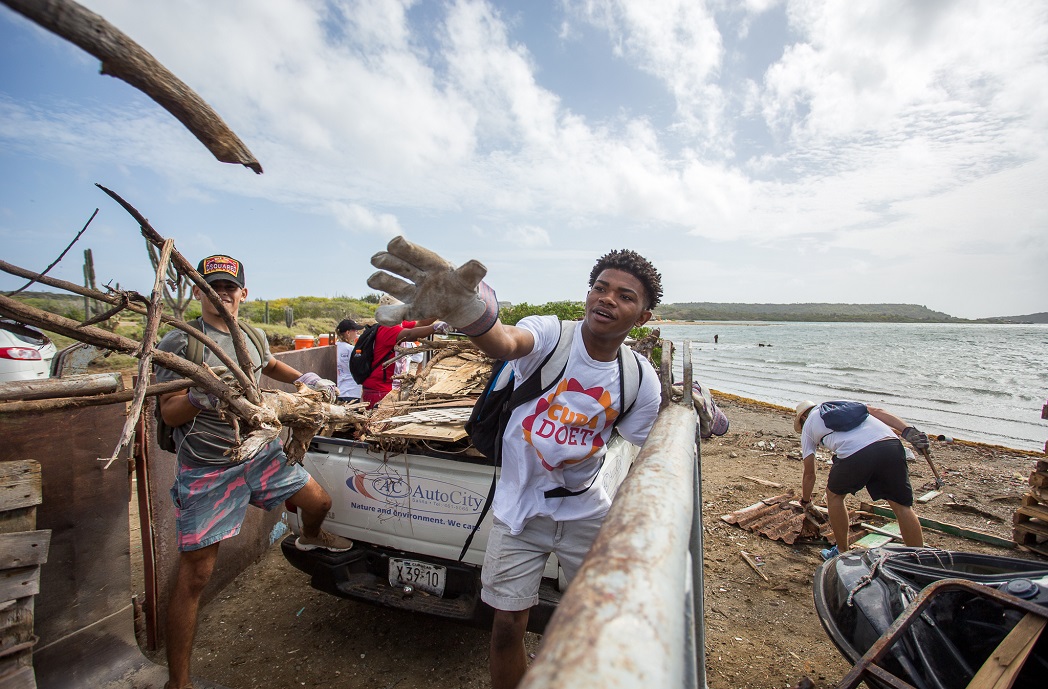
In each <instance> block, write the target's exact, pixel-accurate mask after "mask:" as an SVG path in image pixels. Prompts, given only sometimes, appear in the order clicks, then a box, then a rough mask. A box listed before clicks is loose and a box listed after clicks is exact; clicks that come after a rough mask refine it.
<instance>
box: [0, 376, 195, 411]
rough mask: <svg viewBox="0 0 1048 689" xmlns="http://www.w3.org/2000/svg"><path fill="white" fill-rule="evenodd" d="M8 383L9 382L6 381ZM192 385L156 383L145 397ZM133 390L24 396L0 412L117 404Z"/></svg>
mask: <svg viewBox="0 0 1048 689" xmlns="http://www.w3.org/2000/svg"><path fill="white" fill-rule="evenodd" d="M8 385H10V384H9V383H8ZM194 385H196V383H194V382H193V381H191V380H187V379H180V380H169V381H167V382H164V383H156V384H155V385H150V386H149V387H147V388H146V397H159V396H160V395H166V394H168V393H169V392H178V391H179V390H186V389H188V388H191V387H193V386H194ZM135 392H136V390H135V389H131V390H120V391H118V392H107V393H105V394H101V395H91V396H89V397H60V398H59V397H52V398H48V399H30V398H24V399H23V400H21V401H18V402H4V403H2V404H0V414H25V413H29V412H44V411H54V410H56V409H83V408H84V407H99V406H102V405H105V404H119V403H120V402H130V401H131V400H132V399H133V398H134V396H135Z"/></svg>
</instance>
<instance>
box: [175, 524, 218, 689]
mask: <svg viewBox="0 0 1048 689" xmlns="http://www.w3.org/2000/svg"><path fill="white" fill-rule="evenodd" d="M217 558H218V543H214V544H212V545H209V546H207V547H204V548H201V549H199V550H187V551H184V552H181V553H179V554H178V574H177V575H176V577H175V585H174V586H173V587H172V589H171V600H170V601H169V602H168V606H167V676H168V682H167V685H166V686H167V687H168V689H182V687H185V686H188V685H189V659H190V657H191V655H192V652H193V637H194V636H196V627H197V611H198V610H199V608H200V594H202V593H203V592H204V587H205V586H206V585H207V582H208V581H209V580H210V579H211V572H213V571H214V569H215V560H216V559H217Z"/></svg>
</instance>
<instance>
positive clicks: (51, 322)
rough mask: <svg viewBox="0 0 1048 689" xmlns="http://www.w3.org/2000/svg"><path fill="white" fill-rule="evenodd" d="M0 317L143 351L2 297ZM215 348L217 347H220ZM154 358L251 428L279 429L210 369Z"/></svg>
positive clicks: (103, 344)
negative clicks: (219, 400) (271, 426)
mask: <svg viewBox="0 0 1048 689" xmlns="http://www.w3.org/2000/svg"><path fill="white" fill-rule="evenodd" d="M0 315H3V316H7V317H8V318H11V319H13V320H16V321H18V322H20V323H28V324H29V325H34V326H36V327H38V328H42V329H44V330H50V331H52V332H56V333H58V334H60V335H65V336H66V337H71V338H73V339H74V340H78V341H80V342H86V343H87V344H92V345H95V346H96V347H102V348H105V349H112V350H113V351H116V352H122V353H124V354H128V355H130V356H136V355H137V354H138V352H139V349H140V347H141V345H140V343H139V342H136V341H135V340H132V339H130V338H127V337H122V336H120V335H116V334H114V333H111V332H109V331H107V330H103V329H102V328H96V327H94V326H81V325H80V324H79V323H77V322H76V321H74V320H70V319H68V318H64V317H62V316H58V315H55V314H53V313H48V312H46V311H41V310H40V309H36V308H33V307H32V306H29V305H27V304H23V303H22V302H20V301H17V300H15V299H11V298H10V297H5V296H2V295H0ZM215 346H216V347H217V345H215ZM153 358H154V359H155V360H156V362H157V363H158V364H160V365H161V366H163V367H164V368H166V369H170V370H172V371H174V372H175V373H177V374H179V375H181V376H185V377H186V378H189V379H191V380H193V381H194V383H196V384H197V385H199V386H200V387H201V388H204V389H205V390H207V391H208V392H211V393H212V394H214V395H216V396H218V397H221V398H222V399H224V400H227V402H228V403H229V406H230V407H232V408H233V409H234V411H235V413H236V415H237V416H239V417H240V418H242V419H244V420H245V421H247V422H248V424H249V425H251V426H252V427H255V426H262V425H264V424H266V423H276V424H277V425H278V426H279V422H278V421H277V419H276V417H275V415H274V414H273V413H272V412H271V411H270V410H268V409H264V408H262V407H260V406H258V405H255V404H252V403H251V402H249V401H248V400H246V399H244V398H243V397H240V396H239V395H237V394H236V391H234V390H233V389H232V388H230V387H229V386H228V385H226V384H225V383H224V382H222V380H220V379H219V378H218V376H216V375H214V374H213V373H211V371H210V370H208V369H207V367H204V366H197V365H196V364H194V363H192V362H190V361H187V360H186V359H183V358H182V357H180V356H178V355H176V354H171V353H170V352H162V351H156V352H154V353H153Z"/></svg>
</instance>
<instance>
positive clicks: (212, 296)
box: [95, 184, 261, 404]
mask: <svg viewBox="0 0 1048 689" xmlns="http://www.w3.org/2000/svg"><path fill="white" fill-rule="evenodd" d="M95 186H96V187H98V188H99V189H101V190H102V191H104V192H105V193H106V194H108V195H109V196H110V197H111V198H112V199H113V200H114V201H116V202H117V203H119V204H120V206H121V207H122V208H123V209H124V210H126V211H127V212H128V213H129V214H130V215H131V217H132V218H134V219H135V220H137V221H138V226H139V228H140V229H141V231H142V236H143V237H145V238H146V241H148V242H150V243H152V244H154V245H155V246H157V247H158V248H160V247H163V245H164V238H163V237H162V236H161V235H160V233H159V232H157V231H156V230H155V229H153V226H152V225H150V224H149V221H148V220H146V217H145V216H144V215H142V214H141V213H139V212H138V209H137V208H135V207H134V206H132V205H131V204H130V203H128V202H127V201H125V200H124V199H123V198H121V197H120V195H119V194H117V193H116V192H115V191H113V190H111V189H107V188H105V187H103V186H102V185H101V184H95ZM171 261H172V263H174V265H175V267H176V268H177V269H178V270H179V271H181V272H182V274H183V275H185V276H186V277H188V278H189V279H190V280H191V281H192V282H193V284H194V285H196V286H197V288H198V289H200V291H201V292H202V293H203V294H204V295H205V296H207V299H208V301H210V302H211V304H212V305H214V307H215V308H216V309H217V310H218V313H219V314H220V315H221V316H222V320H223V321H224V322H225V324H226V327H227V328H228V330H229V336H230V337H231V338H232V339H233V349H234V350H235V351H236V354H237V361H238V362H240V368H241V369H242V370H243V371H244V372H247V373H249V372H251V355H250V354H249V353H248V349H247V339H246V338H245V337H244V333H243V332H241V330H240V326H239V325H237V322H236V320H235V319H234V318H233V315H232V314H231V313H229V310H228V309H227V308H226V305H225V304H223V303H222V300H221V299H220V298H219V296H218V294H217V293H216V292H215V290H213V289H211V285H209V284H208V283H207V281H206V280H204V278H203V277H201V275H200V273H198V272H197V270H196V268H194V267H193V265H192V264H191V263H190V262H189V261H187V260H186V258H185V256H183V255H182V254H180V253H179V252H178V251H173V252H172V253H171ZM212 351H213V350H212ZM234 373H235V371H234ZM237 382H239V383H240V385H241V387H242V388H243V390H244V395H245V396H246V397H247V398H248V400H250V402H251V403H252V404H259V402H260V401H261V397H260V395H259V390H258V385H256V384H255V381H254V378H251V379H250V380H242V379H241V378H240V376H237Z"/></svg>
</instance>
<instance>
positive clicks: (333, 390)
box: [295, 371, 338, 403]
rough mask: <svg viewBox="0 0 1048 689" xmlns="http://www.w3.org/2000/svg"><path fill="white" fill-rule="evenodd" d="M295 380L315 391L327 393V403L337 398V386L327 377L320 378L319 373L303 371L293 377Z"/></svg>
mask: <svg viewBox="0 0 1048 689" xmlns="http://www.w3.org/2000/svg"><path fill="white" fill-rule="evenodd" d="M295 382H296V383H302V384H303V385H305V386H306V387H308V388H312V389H313V390H316V391H317V392H323V393H324V394H325V395H327V398H328V399H327V401H328V402H329V403H330V402H334V401H335V400H336V399H337V398H338V386H337V385H335V383H334V382H332V381H330V380H328V379H327V378H321V377H320V376H319V375H317V374H316V373H313V372H312V371H309V372H307V373H303V374H302V375H300V376H299V377H298V378H296V379H295Z"/></svg>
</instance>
